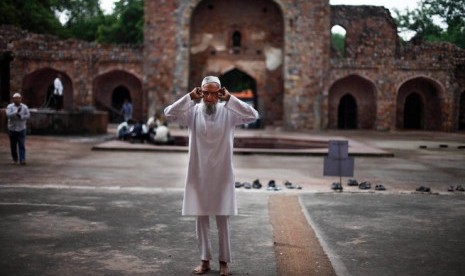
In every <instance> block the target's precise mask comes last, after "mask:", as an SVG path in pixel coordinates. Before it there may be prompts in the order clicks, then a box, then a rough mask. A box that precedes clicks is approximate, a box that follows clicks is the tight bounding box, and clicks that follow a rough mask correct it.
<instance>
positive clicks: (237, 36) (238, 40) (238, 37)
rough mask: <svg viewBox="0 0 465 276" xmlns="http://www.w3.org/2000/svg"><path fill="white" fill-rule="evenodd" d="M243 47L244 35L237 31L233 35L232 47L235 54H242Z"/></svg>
mask: <svg viewBox="0 0 465 276" xmlns="http://www.w3.org/2000/svg"><path fill="white" fill-rule="evenodd" d="M241 45H242V34H241V32H239V31H235V32H234V33H233V35H232V46H233V51H234V53H235V54H239V53H240V49H241Z"/></svg>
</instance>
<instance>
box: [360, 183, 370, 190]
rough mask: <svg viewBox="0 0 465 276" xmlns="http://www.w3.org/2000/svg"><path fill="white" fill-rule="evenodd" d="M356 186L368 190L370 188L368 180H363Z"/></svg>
mask: <svg viewBox="0 0 465 276" xmlns="http://www.w3.org/2000/svg"><path fill="white" fill-rule="evenodd" d="M358 188H359V189H361V190H369V189H371V183H370V182H368V181H363V182H362V183H360V184H359V185H358Z"/></svg>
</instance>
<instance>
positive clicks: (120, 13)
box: [97, 0, 144, 44]
mask: <svg viewBox="0 0 465 276" xmlns="http://www.w3.org/2000/svg"><path fill="white" fill-rule="evenodd" d="M110 17H111V20H109V22H111V24H102V25H100V26H99V28H98V39H97V40H98V42H100V43H133V44H142V43H143V40H144V37H143V32H144V1H143V0H120V1H119V2H116V3H115V11H114V13H113V14H112V15H111V16H110Z"/></svg>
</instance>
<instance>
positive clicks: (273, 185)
mask: <svg viewBox="0 0 465 276" xmlns="http://www.w3.org/2000/svg"><path fill="white" fill-rule="evenodd" d="M267 190H268V191H279V190H281V188H278V187H277V186H276V182H275V181H274V180H270V181H269V182H268V188H267Z"/></svg>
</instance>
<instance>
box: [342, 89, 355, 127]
mask: <svg viewBox="0 0 465 276" xmlns="http://www.w3.org/2000/svg"><path fill="white" fill-rule="evenodd" d="M337 112H338V113H337V128H339V129H356V128H357V102H356V100H355V98H354V97H353V96H352V95H350V94H346V95H344V96H343V97H342V98H341V100H340V101H339V107H338V110H337Z"/></svg>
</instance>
